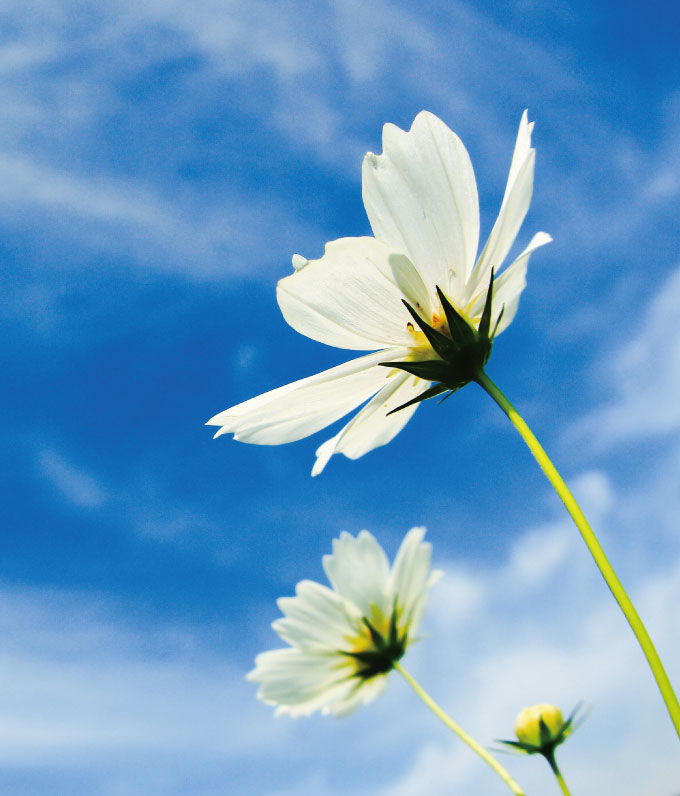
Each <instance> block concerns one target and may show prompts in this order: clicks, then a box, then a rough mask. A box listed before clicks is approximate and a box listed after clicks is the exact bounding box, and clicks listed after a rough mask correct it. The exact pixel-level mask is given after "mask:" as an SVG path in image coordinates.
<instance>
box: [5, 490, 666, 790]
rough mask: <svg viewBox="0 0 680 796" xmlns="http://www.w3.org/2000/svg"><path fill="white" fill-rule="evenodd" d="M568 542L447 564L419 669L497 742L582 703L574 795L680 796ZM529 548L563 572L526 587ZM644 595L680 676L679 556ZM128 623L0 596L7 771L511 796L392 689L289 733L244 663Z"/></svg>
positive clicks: (627, 653)
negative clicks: (477, 563)
mask: <svg viewBox="0 0 680 796" xmlns="http://www.w3.org/2000/svg"><path fill="white" fill-rule="evenodd" d="M596 477H597V476H588V477H587V478H586V480H588V478H590V479H591V480H593V478H596ZM605 513H606V512H605ZM569 530H570V531H571V533H570V534H569V535H567V533H566V531H567V527H566V525H562V524H561V522H557V523H555V524H554V525H553V526H552V527H548V526H546V529H545V531H546V536H545V538H543V539H541V538H540V534H539V530H537V529H534V530H530V531H528V532H527V533H525V534H524V535H522V536H521V537H520V538H518V540H517V543H516V545H515V547H514V549H513V550H512V551H511V552H510V554H509V555H508V557H507V559H506V560H505V561H503V562H501V563H500V564H498V565H489V566H486V567H485V568H483V569H480V568H479V567H477V568H471V567H470V566H469V565H467V564H465V563H462V562H458V563H456V564H455V565H454V566H451V565H445V570H446V574H445V577H444V578H443V579H442V581H441V582H440V583H439V584H438V585H437V587H436V588H435V589H434V590H433V591H432V593H431V599H430V605H429V611H428V621H427V624H426V628H425V629H426V631H428V633H427V635H426V636H425V637H424V638H423V639H422V640H421V642H420V643H419V644H417V645H415V646H414V647H413V648H412V652H409V655H408V657H407V659H406V661H405V664H406V666H407V668H409V669H410V670H411V671H413V672H414V673H415V674H416V675H417V676H418V677H419V679H420V680H421V682H422V684H423V685H424V686H425V687H426V688H427V689H428V690H429V691H430V692H431V693H432V695H433V696H434V697H435V698H436V699H437V700H438V701H439V702H440V703H441V704H442V705H443V706H444V707H445V708H446V709H447V710H449V711H450V712H451V714H452V715H453V717H454V718H455V719H456V720H457V721H459V722H460V723H461V724H462V725H463V727H465V729H467V730H468V731H469V732H471V733H472V734H473V735H474V736H475V737H477V738H478V739H479V740H480V741H481V742H482V743H484V744H491V743H492V742H493V739H494V738H498V737H511V732H512V723H513V721H514V717H515V714H516V713H517V712H518V711H519V709H520V708H521V707H523V706H525V705H526V704H531V703H534V702H538V701H546V700H547V701H553V702H556V703H558V704H559V705H560V706H561V707H562V708H563V709H564V710H565V711H566V710H569V709H571V708H572V707H573V706H574V705H575V704H576V703H577V702H578V701H579V700H584V701H585V703H586V704H587V705H589V706H591V707H592V711H591V713H590V715H589V717H588V719H587V720H586V722H585V723H584V724H583V726H582V727H581V728H580V729H579V730H578V732H577V733H575V734H574V736H573V737H572V738H571V739H570V740H569V741H568V743H567V744H565V746H564V747H562V748H561V750H560V760H561V762H562V765H563V770H564V773H565V775H566V776H567V778H568V780H569V782H570V784H571V785H572V787H573V790H574V791H575V792H591V791H592V792H600V791H601V790H604V789H605V788H609V789H610V790H612V791H615V792H617V793H618V794H620V796H638V795H639V793H641V792H649V791H645V783H647V787H651V786H650V785H649V783H652V782H653V783H654V787H655V790H654V792H655V793H657V792H658V793H664V792H667V793H669V794H671V793H672V792H673V791H672V789H673V787H674V786H675V785H676V784H677V778H678V775H679V774H680V768H679V767H678V764H677V763H675V762H673V761H676V760H677V754H676V750H675V746H676V744H677V739H676V738H675V735H674V732H673V729H672V727H671V725H670V722H669V721H668V719H667V717H666V716H665V712H664V709H663V707H662V706H661V702H660V699H659V697H658V694H657V693H656V691H655V688H654V685H653V683H652V681H651V676H650V674H649V672H648V670H647V668H646V666H645V664H644V662H643V660H642V656H641V654H640V652H639V650H638V649H637V647H636V644H635V642H634V640H633V639H632V636H631V634H630V632H629V630H628V628H627V626H626V624H625V622H624V621H623V620H622V619H621V617H620V615H619V614H618V609H617V608H616V606H615V605H614V604H613V602H612V601H611V598H610V596H609V594H608V592H607V590H606V589H604V588H603V587H602V585H601V584H600V582H599V578H598V576H597V573H596V572H595V571H594V569H593V567H592V564H591V562H590V560H589V558H588V557H587V556H584V555H582V552H583V551H582V545H581V542H580V539H579V538H578V535H577V533H576V532H575V531H574V529H573V528H570V529H569ZM561 534H564V536H563V537H561ZM556 539H560V542H559V544H558V545H555V540H556ZM531 546H534V547H535V548H536V550H537V558H538V560H539V561H547V565H548V572H547V573H546V577H535V576H534V577H533V579H532V581H531V583H530V584H529V587H527V580H526V567H525V565H524V563H522V564H521V565H520V566H518V561H519V560H523V561H526V557H527V556H528V555H529V551H530V548H531ZM546 549H548V550H550V551H551V552H550V555H549V556H547V557H546V555H545V550H546ZM435 562H436V563H437V564H440V563H441V562H440V561H437V550H436V543H435ZM632 593H633V595H634V597H635V599H636V601H637V603H638V607H639V608H640V610H641V613H642V615H643V616H644V617H645V618H646V620H647V623H648V627H649V629H650V632H651V633H652V635H653V636H654V638H655V640H656V641H657V644H658V646H659V649H660V650H661V651H662V653H663V655H664V657H665V662H666V665H667V667H668V669H669V672H670V673H671V676H674V674H675V675H677V673H678V672H680V646H679V645H678V642H677V639H678V638H679V637H680V617H679V616H678V613H677V610H676V606H677V604H678V601H680V557H678V555H677V551H675V553H674V556H673V558H672V559H671V558H670V557H668V556H667V557H666V564H665V566H664V567H663V569H657V570H656V571H654V572H647V574H646V575H642V574H639V576H638V578H637V579H636V584H635V588H634V589H633V590H632ZM125 608H126V606H123V605H121V604H114V603H111V602H109V601H105V600H102V599H101V598H97V597H96V595H91V594H87V595H85V594H78V593H68V592H59V591H54V590H40V589H33V590H25V591H22V590H17V589H15V588H8V587H5V588H2V589H0V633H1V634H2V636H3V650H4V651H3V655H2V661H1V663H2V668H3V678H2V682H1V683H0V705H2V708H1V709H0V738H1V740H2V743H1V744H0V759H1V760H2V761H4V763H5V765H7V766H12V767H13V768H14V770H15V771H19V772H26V773H27V774H28V772H31V771H32V772H34V773H33V776H35V775H36V772H37V770H38V769H36V768H35V766H36V762H35V761H36V759H38V760H40V769H41V770H42V771H43V772H44V775H45V776H46V777H48V778H49V777H54V776H55V772H60V774H59V776H60V781H67V782H68V783H69V787H70V788H71V790H70V791H69V792H72V793H74V794H79V793H81V792H82V793H83V794H84V793H85V792H86V790H83V789H79V786H78V785H77V784H76V783H77V782H78V781H81V782H85V781H86V780H85V778H84V772H88V777H90V779H89V780H87V781H88V782H89V783H90V784H89V785H86V786H85V788H87V787H90V788H91V787H92V782H95V783H98V785H97V787H100V788H101V792H106V793H112V794H113V793H116V794H118V793H120V794H123V793H133V792H134V793H136V792H140V793H141V792H144V793H152V794H155V793H158V794H164V793H169V792H174V790H173V788H175V787H176V786H177V782H178V781H180V779H178V778H180V777H183V778H185V779H184V780H183V781H186V778H187V777H188V778H189V780H190V781H192V782H194V783H195V784H194V786H193V789H192V792H193V793H195V794H197V796H201V795H202V794H206V796H207V794H212V793H214V792H216V791H215V788H217V787H218V783H219V782H220V781H221V782H222V783H224V782H226V781H229V782H234V781H236V780H235V778H236V777H237V776H241V775H242V774H243V767H246V769H247V770H248V772H249V773H248V782H249V788H250V790H249V792H250V793H252V794H258V793H260V794H263V795H264V794H271V793H277V794H280V796H284V794H285V796H320V795H321V796H339V794H342V793H347V792H348V790H351V791H352V792H353V793H356V794H357V795H358V796H368V794H380V796H444V794H448V793H451V792H453V793H484V794H488V796H496V794H498V796H502V795H504V794H505V792H506V791H505V786H504V785H503V783H502V782H501V781H500V780H498V779H497V777H496V776H495V775H494V774H493V772H491V771H490V770H488V769H487V768H486V766H485V765H484V764H483V763H482V762H481V761H479V760H478V759H477V758H476V757H475V756H474V755H473V754H472V753H471V752H469V750H467V749H466V748H465V747H463V746H462V744H461V743H460V742H459V741H458V740H457V739H456V738H454V737H453V736H451V735H450V733H449V731H448V730H447V729H446V728H445V727H444V726H443V725H441V724H440V723H439V721H438V720H437V719H436V718H435V717H434V716H433V715H431V714H430V713H429V711H428V710H427V708H426V707H425V706H423V705H422V704H420V703H419V701H418V700H417V698H416V697H415V695H413V694H412V693H411V692H410V690H409V689H408V688H407V687H406V685H405V684H404V683H403V682H402V681H401V680H400V679H399V678H398V676H397V675H396V674H393V675H392V678H391V683H390V688H389V689H388V692H387V694H386V695H385V696H384V697H382V698H381V699H380V700H379V701H378V702H376V703H374V704H373V705H371V706H370V707H367V708H365V709H362V710H360V711H359V712H357V714H355V715H354V716H351V717H349V718H347V719H345V720H343V721H333V720H328V719H324V718H321V717H316V718H314V719H311V720H305V721H302V720H301V721H297V722H294V721H289V720H274V718H273V716H272V715H271V711H270V710H268V709H267V708H265V707H264V706H262V705H260V704H259V703H257V701H256V700H255V698H254V694H253V689H252V688H251V687H250V685H249V684H248V683H246V682H245V681H244V680H243V673H244V665H243V664H242V663H241V664H237V663H236V662H235V656H234V655H233V654H232V653H231V652H225V651H219V650H216V649H214V648H212V647H211V645H210V643H209V640H208V639H207V638H206V636H205V634H204V635H203V636H202V637H199V636H197V635H196V634H195V633H194V632H192V631H191V630H189V629H188V627H185V626H178V625H168V624H164V625H160V626H156V627H150V626H149V624H148V623H147V624H145V625H142V624H139V620H138V619H134V618H133V616H132V614H131V613H130V614H129V616H128V619H127V620H123V619H121V617H122V616H123V615H124V611H123V609H125ZM114 617H115V618H114ZM254 619H255V617H253V618H252V619H251V620H250V621H249V619H248V618H247V617H231V618H230V620H229V622H230V627H232V628H233V633H234V636H233V637H234V638H238V637H242V636H243V634H247V635H250V634H252V632H253V627H252V625H251V622H252V621H253V620H254ZM257 621H258V622H259V621H260V620H259V618H258V619H257ZM405 716H408V720H406V721H405V720H404V717H405ZM253 760H257V761H259V762H258V763H257V766H256V767H255V768H253V762H252V761H253ZM121 761H127V765H126V767H125V774H124V775H123V774H122V773H121V769H120V763H121ZM177 761H180V762H181V766H180V765H179V763H178V762H177ZM248 761H250V762H248ZM503 762H504V763H505V764H506V766H507V767H508V768H509V769H510V770H511V771H512V773H513V774H514V775H515V776H516V778H517V779H518V780H519V781H520V782H521V784H522V785H523V786H524V787H525V788H526V790H527V792H538V793H540V792H543V791H544V790H545V791H549V789H551V788H552V787H554V783H551V782H550V773H549V771H548V770H547V767H543V766H542V765H541V761H536V760H524V759H515V758H513V757H504V758H503ZM336 766H339V767H340V769H342V770H343V771H344V773H343V776H342V777H341V778H338V777H336V775H335V774H334V770H335V767H336ZM180 768H181V772H182V773H180ZM159 771H164V772H165V773H164V776H162V777H160V778H158V772H159ZM199 772H202V773H201V774H200V775H199ZM277 772H278V773H277ZM201 777H203V778H204V780H202V779H201ZM64 778H66V779H65V780H64ZM92 778H93V779H92ZM225 778H226V779H225ZM274 781H275V782H276V783H277V784H276V785H273V784H272V783H273V782H274ZM90 792H91V791H90Z"/></svg>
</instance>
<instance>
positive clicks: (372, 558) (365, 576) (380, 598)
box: [323, 531, 391, 617]
mask: <svg viewBox="0 0 680 796" xmlns="http://www.w3.org/2000/svg"><path fill="white" fill-rule="evenodd" d="M323 568H324V571H325V572H326V575H327V576H328V580H329V581H330V582H331V585H332V586H333V588H334V589H335V590H336V591H337V592H338V594H340V595H342V596H343V597H345V598H346V599H347V600H350V601H351V602H353V603H354V605H356V606H357V608H358V609H359V611H361V613H362V615H363V616H366V617H370V616H371V615H372V610H371V609H372V607H374V606H375V607H377V608H378V609H379V610H380V611H381V612H382V613H383V614H384V615H386V614H387V613H388V612H389V611H391V606H390V605H389V600H388V599H387V597H388V595H387V592H386V591H385V587H386V584H387V578H388V577H389V573H390V567H389V563H388V561H387V556H386V555H385V552H384V550H383V549H382V547H381V546H380V545H379V544H378V542H377V541H376V540H375V537H374V536H373V535H372V534H370V533H369V532H368V531H361V533H360V534H359V535H358V536H357V537H356V538H355V537H353V536H352V535H351V534H349V533H347V532H346V531H343V532H342V533H341V534H340V538H339V539H333V554H332V555H326V556H324V557H323Z"/></svg>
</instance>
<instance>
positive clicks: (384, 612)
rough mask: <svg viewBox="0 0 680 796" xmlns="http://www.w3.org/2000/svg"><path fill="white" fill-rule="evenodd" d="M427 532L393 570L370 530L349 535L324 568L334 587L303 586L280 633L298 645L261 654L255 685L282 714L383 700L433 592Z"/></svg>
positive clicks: (413, 535) (405, 549)
mask: <svg viewBox="0 0 680 796" xmlns="http://www.w3.org/2000/svg"><path fill="white" fill-rule="evenodd" d="M424 535H425V529H424V528H412V529H411V530H410V531H409V532H408V533H407V534H406V536H405V537H404V541H403V542H402V543H401V546H400V548H399V552H398V553H397V557H396V558H395V560H394V564H393V565H392V567H391V568H390V565H389V562H388V560H387V556H386V555H385V552H384V551H383V549H382V547H380V545H379V544H378V542H377V541H376V540H375V538H374V537H373V536H372V534H370V533H369V532H368V531H362V532H361V533H360V534H359V535H358V536H357V537H356V538H354V537H353V536H351V535H350V534H349V533H347V532H343V533H342V534H341V535H340V538H339V539H334V540H333V554H332V555H327V556H324V558H323V567H324V570H325V572H326V575H327V576H328V579H329V581H330V583H331V585H332V586H333V588H332V589H329V588H328V587H327V586H322V585H321V584H320V583H315V582H313V581H310V580H303V581H301V582H300V583H298V585H297V588H296V589H295V593H296V596H295V597H283V598H281V599H280V600H279V601H278V606H279V608H280V609H281V611H282V613H283V614H284V615H285V616H284V617H283V618H282V619H278V620H277V621H276V622H274V623H273V625H272V627H273V628H274V630H276V632H277V633H278V634H279V636H281V638H282V639H283V640H284V641H286V642H288V644H290V647H286V648H285V649H277V650H269V651H268V652H263V653H262V654H261V655H258V656H257V658H256V659H255V668H254V669H253V671H251V672H250V673H249V674H248V679H249V680H252V681H253V682H256V683H260V689H259V691H258V696H259V698H260V699H261V700H262V701H263V702H266V703H267V704H270V705H276V706H277V708H276V713H277V714H289V715H291V716H308V715H309V714H310V713H313V712H314V711H315V710H321V712H322V713H325V714H328V713H331V714H333V715H336V716H340V715H345V714H347V713H349V712H351V711H352V710H354V709H355V708H356V707H358V705H360V704H361V703H364V704H365V703H367V702H370V701H371V700H373V699H375V697H376V696H378V694H379V693H380V692H381V691H382V690H383V688H384V687H385V685H386V680H387V675H388V673H389V672H390V670H391V669H392V668H393V665H394V663H395V661H398V660H399V659H400V658H401V657H402V655H403V654H404V652H405V651H406V648H407V647H408V645H409V644H410V643H411V642H412V641H413V633H414V631H415V629H416V627H417V626H418V623H419V622H420V619H421V616H422V613H423V609H424V607H425V596H426V593H427V590H428V588H429V587H430V586H431V585H432V584H433V583H434V582H435V580H436V579H437V578H438V577H439V575H440V574H441V573H439V572H431V571H430V559H431V553H432V546H431V545H430V544H429V543H428V542H423V537H424Z"/></svg>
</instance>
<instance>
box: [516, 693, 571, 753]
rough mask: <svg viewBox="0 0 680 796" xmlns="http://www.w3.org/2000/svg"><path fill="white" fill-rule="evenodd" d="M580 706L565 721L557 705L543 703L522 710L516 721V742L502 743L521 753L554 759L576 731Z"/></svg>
mask: <svg viewBox="0 0 680 796" xmlns="http://www.w3.org/2000/svg"><path fill="white" fill-rule="evenodd" d="M578 709H579V705H577V706H576V708H575V709H574V710H573V711H572V712H571V715H570V716H569V718H568V719H567V720H566V721H565V719H564V718H563V717H562V711H561V710H560V709H559V708H558V707H556V706H555V705H550V704H548V703H541V704H539V705H532V706H531V707H528V708H524V709H523V710H521V711H520V712H519V714H518V716H517V719H516V720H515V735H516V736H517V740H516V741H501V743H504V744H506V745H507V746H512V747H513V748H514V749H517V750H518V751H520V752H525V753H526V754H530V755H534V754H541V755H543V756H544V757H547V758H548V759H553V755H554V751H555V748H556V747H557V746H559V745H560V744H561V743H563V742H564V741H565V740H566V738H567V736H568V735H569V734H570V733H571V732H572V730H573V729H574V718H575V716H576V713H577V711H578Z"/></svg>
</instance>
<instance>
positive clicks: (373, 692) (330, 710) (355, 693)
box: [321, 674, 387, 718]
mask: <svg viewBox="0 0 680 796" xmlns="http://www.w3.org/2000/svg"><path fill="white" fill-rule="evenodd" d="M386 685H387V675H382V674H379V675H376V676H375V677H372V678H371V679H370V680H363V681H362V680H357V681H356V685H355V687H354V688H353V689H352V690H350V691H349V692H347V693H345V694H343V693H342V691H341V690H340V689H337V690H336V692H335V693H334V694H333V696H332V698H329V700H328V704H327V705H326V706H325V707H323V708H322V710H321V712H322V713H324V714H331V715H333V716H336V717H338V718H340V717H341V716H347V715H349V714H350V713H352V711H354V710H356V709H357V708H358V707H359V705H366V704H368V703H369V702H372V701H373V700H374V699H375V698H376V697H377V696H379V695H380V694H382V692H383V691H384V690H385V686H386Z"/></svg>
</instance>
